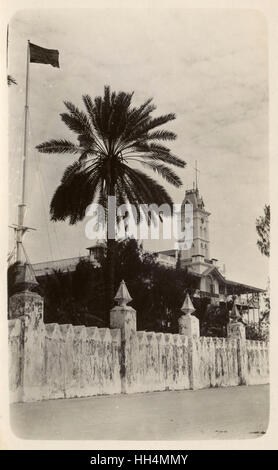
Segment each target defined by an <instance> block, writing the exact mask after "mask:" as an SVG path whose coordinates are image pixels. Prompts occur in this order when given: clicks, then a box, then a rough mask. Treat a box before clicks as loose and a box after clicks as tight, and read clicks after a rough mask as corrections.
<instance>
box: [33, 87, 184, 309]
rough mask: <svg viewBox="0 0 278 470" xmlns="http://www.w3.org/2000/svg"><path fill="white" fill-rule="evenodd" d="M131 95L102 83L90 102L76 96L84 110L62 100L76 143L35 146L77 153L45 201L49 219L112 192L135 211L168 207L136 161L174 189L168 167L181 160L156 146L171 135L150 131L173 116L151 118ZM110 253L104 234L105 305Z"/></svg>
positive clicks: (77, 214)
mask: <svg viewBox="0 0 278 470" xmlns="http://www.w3.org/2000/svg"><path fill="white" fill-rule="evenodd" d="M132 97H133V93H125V92H119V93H116V92H111V91H110V87H108V86H106V87H105V88H104V96H103V97H101V96H98V97H96V98H95V99H94V101H93V100H92V99H91V97H90V96H89V95H84V96H83V97H82V98H83V103H84V105H85V108H86V112H84V111H82V110H80V109H78V108H77V107H76V106H75V105H74V104H72V103H71V102H69V101H66V102H64V104H65V106H66V108H67V112H65V113H62V114H61V115H60V116H61V119H62V121H63V122H64V123H65V124H66V125H67V127H68V128H69V129H70V130H71V131H73V132H74V133H75V134H77V140H78V142H79V143H78V144H77V143H73V142H71V141H69V140H66V139H59V140H56V139H52V140H49V141H47V142H44V143H42V144H40V145H38V146H37V147H36V148H37V149H38V150H39V151H40V152H43V153H53V154H65V153H67V154H72V155H76V156H77V157H78V158H77V159H76V160H75V161H74V163H72V164H70V165H69V166H68V167H67V168H66V170H65V172H64V175H63V177H62V179H61V183H60V185H59V186H58V188H57V189H56V191H55V193H54V196H53V198H52V201H51V204H50V214H51V219H52V220H54V221H57V220H66V219H68V220H69V223H70V224H75V223H76V222H78V221H81V220H82V219H83V218H84V216H85V211H86V208H87V206H88V205H89V204H91V203H92V202H93V201H95V202H98V203H99V204H102V206H104V207H106V204H107V199H108V196H115V197H116V201H117V204H125V203H130V204H133V205H134V206H135V207H136V209H137V212H138V214H139V204H151V203H153V204H158V205H160V204H163V203H168V204H169V205H172V200H171V197H170V196H169V194H168V193H167V191H166V190H165V189H164V187H163V186H162V185H160V184H159V183H158V182H156V181H155V180H154V179H153V178H151V177H150V176H148V175H147V174H146V173H145V172H143V171H141V170H139V169H138V168H136V165H137V164H138V163H140V164H142V165H143V166H144V167H145V168H147V169H151V170H152V171H154V172H156V173H157V174H159V175H161V176H162V177H163V178H164V179H165V180H166V181H167V182H168V183H171V184H173V185H174V186H176V187H179V186H180V185H181V184H182V183H181V180H180V178H179V177H178V176H177V175H176V173H175V172H174V171H173V170H172V169H170V168H169V166H168V165H174V166H177V167H180V168H183V167H184V166H185V162H184V161H183V160H181V159H180V158H178V157H176V156H174V155H173V154H172V153H171V151H170V149H169V148H167V147H165V145H162V144H161V141H172V140H174V139H175V138H176V134H174V133H173V132H171V131H167V130H157V129H156V128H157V127H159V126H161V125H163V124H166V123H168V122H169V121H172V120H173V119H175V115H174V114H172V113H171V114H166V115H163V116H159V117H153V116H151V113H152V112H153V111H154V110H155V109H156V107H155V106H154V104H153V103H152V99H148V100H147V101H145V102H144V103H143V104H142V105H141V106H139V107H132V106H131V102H132ZM134 164H135V168H134ZM115 223H116V221H115ZM114 252H115V240H114V239H110V238H108V237H107V276H108V277H107V284H108V285H107V287H108V295H107V299H108V308H110V307H111V303H112V299H113V295H114V270H115V269H114Z"/></svg>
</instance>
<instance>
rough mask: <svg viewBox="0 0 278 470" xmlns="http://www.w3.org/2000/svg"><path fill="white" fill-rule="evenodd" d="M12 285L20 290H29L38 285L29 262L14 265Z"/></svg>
mask: <svg viewBox="0 0 278 470" xmlns="http://www.w3.org/2000/svg"><path fill="white" fill-rule="evenodd" d="M14 285H15V286H16V287H17V289H18V290H21V291H25V290H30V289H32V288H34V287H36V286H38V285H39V284H38V281H37V279H36V277H35V274H34V270H33V268H32V266H31V265H30V264H29V263H18V265H17V266H16V267H15V280H14Z"/></svg>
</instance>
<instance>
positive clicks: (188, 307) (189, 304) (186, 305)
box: [181, 294, 195, 315]
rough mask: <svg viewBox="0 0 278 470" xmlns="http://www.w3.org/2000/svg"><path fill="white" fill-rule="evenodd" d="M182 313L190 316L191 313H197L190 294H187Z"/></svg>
mask: <svg viewBox="0 0 278 470" xmlns="http://www.w3.org/2000/svg"><path fill="white" fill-rule="evenodd" d="M181 311H182V312H183V313H185V315H190V314H191V313H193V312H195V308H194V306H193V303H192V302H191V299H190V297H189V294H186V297H185V300H184V302H183V305H182V308H181Z"/></svg>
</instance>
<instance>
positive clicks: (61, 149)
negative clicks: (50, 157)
mask: <svg viewBox="0 0 278 470" xmlns="http://www.w3.org/2000/svg"><path fill="white" fill-rule="evenodd" d="M36 149H37V150H38V151H39V152H41V153H70V154H77V153H79V152H80V148H79V147H77V145H75V144H73V143H72V142H70V141H69V140H65V139H58V140H57V139H52V140H48V141H47V142H43V143H42V144H39V145H36Z"/></svg>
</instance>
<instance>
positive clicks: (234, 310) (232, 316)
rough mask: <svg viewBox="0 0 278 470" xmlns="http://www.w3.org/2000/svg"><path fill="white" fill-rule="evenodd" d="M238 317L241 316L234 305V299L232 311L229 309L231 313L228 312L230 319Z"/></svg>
mask: <svg viewBox="0 0 278 470" xmlns="http://www.w3.org/2000/svg"><path fill="white" fill-rule="evenodd" d="M240 318H241V316H240V313H239V311H238V308H237V306H236V301H235V300H234V303H233V308H232V311H231V314H230V319H231V320H232V321H237V320H239V319H240Z"/></svg>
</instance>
